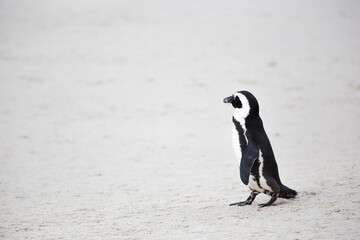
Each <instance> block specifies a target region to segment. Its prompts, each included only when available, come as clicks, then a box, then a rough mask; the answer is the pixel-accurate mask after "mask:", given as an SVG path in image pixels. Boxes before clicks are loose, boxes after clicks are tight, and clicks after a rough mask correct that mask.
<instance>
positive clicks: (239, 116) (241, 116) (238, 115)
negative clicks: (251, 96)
mask: <svg viewBox="0 0 360 240" xmlns="http://www.w3.org/2000/svg"><path fill="white" fill-rule="evenodd" d="M245 117H246V114H245V112H244V111H243V109H242V108H240V109H239V108H236V109H235V111H234V114H233V118H234V119H235V120H236V121H237V122H239V123H240V125H241V127H242V128H243V129H244V130H245V129H246V127H245Z"/></svg>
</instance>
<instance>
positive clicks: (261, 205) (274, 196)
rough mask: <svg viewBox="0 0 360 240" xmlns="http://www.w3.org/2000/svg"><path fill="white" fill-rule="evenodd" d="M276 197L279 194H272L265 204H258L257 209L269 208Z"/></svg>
mask: <svg viewBox="0 0 360 240" xmlns="http://www.w3.org/2000/svg"><path fill="white" fill-rule="evenodd" d="M278 196H279V193H273V194H272V195H271V198H270V200H269V201H268V202H267V203H262V204H258V206H259V207H268V206H270V205H271V204H273V203H274V202H275V201H276V199H277V198H278Z"/></svg>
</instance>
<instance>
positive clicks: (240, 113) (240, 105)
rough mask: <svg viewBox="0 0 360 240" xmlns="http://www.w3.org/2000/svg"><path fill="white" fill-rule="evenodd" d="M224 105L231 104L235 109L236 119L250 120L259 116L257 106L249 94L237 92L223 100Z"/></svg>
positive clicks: (252, 96) (254, 99)
mask: <svg viewBox="0 0 360 240" xmlns="http://www.w3.org/2000/svg"><path fill="white" fill-rule="evenodd" d="M224 103H231V104H232V106H233V107H234V108H235V113H234V115H236V116H237V117H238V118H243V119H244V118H250V117H256V116H259V104H258V102H257V100H256V98H255V97H254V95H252V94H251V93H250V92H248V91H238V92H236V93H234V94H233V95H231V96H229V97H226V98H224Z"/></svg>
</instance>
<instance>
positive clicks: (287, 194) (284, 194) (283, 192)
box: [279, 185, 297, 199]
mask: <svg viewBox="0 0 360 240" xmlns="http://www.w3.org/2000/svg"><path fill="white" fill-rule="evenodd" d="M296 195H297V192H296V191H295V190H292V189H291V188H288V187H287V186H285V185H281V187H280V193H279V197H281V198H286V199H289V198H294V197H295V196H296Z"/></svg>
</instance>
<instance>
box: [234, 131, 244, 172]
mask: <svg viewBox="0 0 360 240" xmlns="http://www.w3.org/2000/svg"><path fill="white" fill-rule="evenodd" d="M232 142H233V148H234V153H235V157H236V160H237V161H239V166H240V161H241V157H242V153H241V148H240V139H239V132H238V131H237V130H236V127H235V125H233V136H232Z"/></svg>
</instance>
